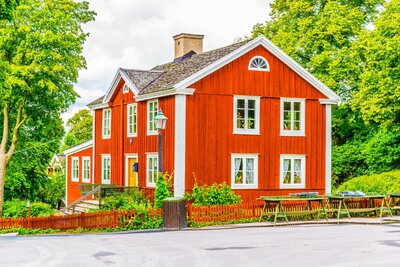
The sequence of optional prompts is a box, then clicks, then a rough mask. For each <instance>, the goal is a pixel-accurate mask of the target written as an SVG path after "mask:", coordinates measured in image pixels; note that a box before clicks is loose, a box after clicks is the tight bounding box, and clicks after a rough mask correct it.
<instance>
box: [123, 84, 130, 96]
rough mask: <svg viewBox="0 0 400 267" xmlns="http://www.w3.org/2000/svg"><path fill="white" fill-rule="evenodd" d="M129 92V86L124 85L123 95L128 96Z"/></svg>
mask: <svg viewBox="0 0 400 267" xmlns="http://www.w3.org/2000/svg"><path fill="white" fill-rule="evenodd" d="M128 92H129V86H128V85H127V84H124V88H123V89H122V93H124V94H126V93H128Z"/></svg>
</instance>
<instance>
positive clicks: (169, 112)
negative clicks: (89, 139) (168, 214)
mask: <svg viewBox="0 0 400 267" xmlns="http://www.w3.org/2000/svg"><path fill="white" fill-rule="evenodd" d="M123 86H124V82H123V80H120V82H119V84H118V86H117V88H116V90H115V93H114V95H113V96H112V98H111V101H110V102H109V105H110V106H111V108H112V111H111V138H110V139H102V116H103V115H102V110H101V109H99V110H96V111H95V116H96V118H95V120H96V123H95V128H96V129H95V138H94V145H95V157H96V159H95V175H94V176H95V183H96V184H100V183H101V155H102V154H110V155H111V184H116V185H121V186H124V185H125V176H126V161H125V157H126V154H137V156H138V162H139V173H138V183H139V186H142V187H146V164H147V162H146V159H147V158H146V153H152V152H157V151H158V139H157V138H158V136H157V135H150V136H148V135H147V101H141V102H137V118H138V120H137V131H138V132H137V137H127V128H126V127H127V122H126V120H127V111H126V109H127V105H128V104H131V103H135V100H134V98H133V97H134V95H133V93H132V92H131V91H129V93H126V94H123V92H122V88H123ZM174 104H175V97H174V96H170V97H164V98H160V99H158V107H159V108H161V109H162V111H163V113H164V115H165V116H166V117H167V118H168V121H167V126H166V130H165V133H164V139H163V141H164V153H163V157H164V171H167V172H169V173H171V172H172V171H173V169H174V155H173V152H174V131H175V128H174V124H175V106H174ZM130 139H132V142H131V140H130Z"/></svg>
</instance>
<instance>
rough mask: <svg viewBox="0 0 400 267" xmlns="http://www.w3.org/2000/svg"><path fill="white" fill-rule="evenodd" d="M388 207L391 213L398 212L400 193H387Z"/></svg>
mask: <svg viewBox="0 0 400 267" xmlns="http://www.w3.org/2000/svg"><path fill="white" fill-rule="evenodd" d="M389 207H390V209H391V210H392V211H397V210H400V193H389Z"/></svg>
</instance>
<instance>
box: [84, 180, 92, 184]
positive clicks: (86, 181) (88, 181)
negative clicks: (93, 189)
mask: <svg viewBox="0 0 400 267" xmlns="http://www.w3.org/2000/svg"><path fill="white" fill-rule="evenodd" d="M82 183H87V184H89V183H90V179H89V180H82Z"/></svg>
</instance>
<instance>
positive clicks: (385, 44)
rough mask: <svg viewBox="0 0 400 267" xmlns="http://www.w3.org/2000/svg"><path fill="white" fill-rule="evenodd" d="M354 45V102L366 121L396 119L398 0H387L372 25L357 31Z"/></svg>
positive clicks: (399, 104) (399, 118) (399, 119)
mask: <svg viewBox="0 0 400 267" xmlns="http://www.w3.org/2000/svg"><path fill="white" fill-rule="evenodd" d="M356 48H357V50H358V53H359V54H360V56H361V58H362V65H361V66H362V70H363V71H362V74H361V77H360V78H361V84H360V91H359V93H358V94H356V95H355V97H354V101H353V102H354V105H355V106H356V107H358V108H359V109H360V110H361V113H362V115H363V119H364V120H365V121H367V122H374V123H377V124H383V126H389V125H391V124H393V123H400V0H391V1H388V2H387V4H386V5H385V6H384V9H383V11H382V13H381V16H380V17H379V18H377V19H376V21H375V23H374V28H373V29H365V31H364V32H363V33H362V34H361V35H360V38H359V39H358V42H357V47H356Z"/></svg>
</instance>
